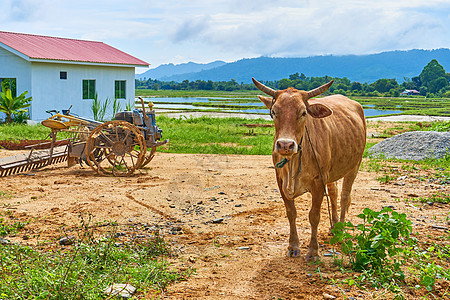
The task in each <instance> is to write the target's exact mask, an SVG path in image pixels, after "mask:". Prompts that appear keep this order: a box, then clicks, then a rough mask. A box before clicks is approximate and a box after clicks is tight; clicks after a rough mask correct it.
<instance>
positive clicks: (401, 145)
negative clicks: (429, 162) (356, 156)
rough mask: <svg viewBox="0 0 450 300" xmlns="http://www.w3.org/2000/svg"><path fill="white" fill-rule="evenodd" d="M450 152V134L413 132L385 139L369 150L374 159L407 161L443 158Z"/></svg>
mask: <svg viewBox="0 0 450 300" xmlns="http://www.w3.org/2000/svg"><path fill="white" fill-rule="evenodd" d="M449 152H450V132H436V131H412V132H405V133H403V134H399V135H396V136H393V137H391V138H388V139H385V140H383V141H382V142H380V143H378V144H376V145H375V146H373V147H372V148H370V149H369V154H370V155H371V156H372V157H377V156H384V157H386V158H397V159H406V160H423V159H427V158H441V157H443V156H444V155H445V154H446V153H449Z"/></svg>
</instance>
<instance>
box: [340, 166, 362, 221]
mask: <svg viewBox="0 0 450 300" xmlns="http://www.w3.org/2000/svg"><path fill="white" fill-rule="evenodd" d="M359 165H360V164H358V165H357V166H356V167H355V168H354V169H353V170H352V171H350V172H349V173H348V174H347V175H345V176H344V180H343V182H342V191H341V217H340V220H339V222H344V221H345V214H346V213H347V212H348V208H349V207H350V204H351V203H352V196H351V193H352V186H353V182H355V178H356V175H357V174H358V170H359Z"/></svg>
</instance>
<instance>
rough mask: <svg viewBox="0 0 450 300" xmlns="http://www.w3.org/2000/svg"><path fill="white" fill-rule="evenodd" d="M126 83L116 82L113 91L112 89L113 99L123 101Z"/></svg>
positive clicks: (123, 81) (122, 81)
mask: <svg viewBox="0 0 450 300" xmlns="http://www.w3.org/2000/svg"><path fill="white" fill-rule="evenodd" d="M126 83H127V82H126V81H125V80H116V84H115V89H114V97H116V99H125V98H126V96H125V90H126Z"/></svg>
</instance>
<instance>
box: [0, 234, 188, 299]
mask: <svg viewBox="0 0 450 300" xmlns="http://www.w3.org/2000/svg"><path fill="white" fill-rule="evenodd" d="M57 247H58V248H56V249H54V250H49V251H48V250H47V251H39V250H37V249H35V248H32V247H29V246H22V245H18V244H8V245H3V246H0V269H1V271H0V299H55V300H56V299H58V300H59V299H61V300H62V299H104V298H106V295H105V294H103V291H104V290H105V289H106V288H107V287H108V286H110V285H112V284H114V283H129V284H131V285H132V286H134V287H136V288H137V294H140V295H141V296H142V295H143V294H144V293H145V292H146V291H149V290H152V291H154V290H156V291H160V290H164V289H165V288H166V286H167V285H168V284H169V283H171V282H174V281H179V280H183V279H185V278H186V277H187V276H189V274H190V272H191V270H189V271H187V272H184V273H182V272H179V271H176V270H172V269H171V268H170V265H169V264H168V263H167V262H166V261H165V260H163V259H161V258H162V257H165V256H169V255H171V254H172V251H171V250H170V247H169V246H168V244H166V243H165V241H164V240H163V239H162V238H161V237H159V236H158V235H157V234H154V235H153V236H151V237H146V238H142V239H130V240H128V241H121V240H118V239H117V238H115V235H114V232H111V233H110V234H108V235H107V236H105V237H102V238H97V239H94V238H93V236H92V235H91V234H86V235H83V236H80V237H79V238H78V239H77V240H76V244H75V245H73V246H70V247H60V246H57ZM108 299H110V298H108Z"/></svg>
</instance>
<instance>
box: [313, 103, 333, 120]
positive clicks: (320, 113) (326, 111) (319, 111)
mask: <svg viewBox="0 0 450 300" xmlns="http://www.w3.org/2000/svg"><path fill="white" fill-rule="evenodd" d="M308 113H309V114H310V115H311V117H313V118H325V117H328V116H329V115H331V114H332V113H333V111H332V110H331V108H329V107H328V106H326V105H323V104H320V103H316V104H311V105H308Z"/></svg>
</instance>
